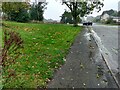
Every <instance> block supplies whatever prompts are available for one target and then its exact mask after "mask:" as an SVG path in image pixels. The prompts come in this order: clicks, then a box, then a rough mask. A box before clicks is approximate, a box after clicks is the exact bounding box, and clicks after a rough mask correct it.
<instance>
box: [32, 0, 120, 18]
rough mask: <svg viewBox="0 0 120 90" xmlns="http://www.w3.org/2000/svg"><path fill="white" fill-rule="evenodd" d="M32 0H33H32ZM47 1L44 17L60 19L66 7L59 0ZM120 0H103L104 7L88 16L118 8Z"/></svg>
mask: <svg viewBox="0 0 120 90" xmlns="http://www.w3.org/2000/svg"><path fill="white" fill-rule="evenodd" d="M33 1H34V0H33ZM46 1H47V2H48V5H47V9H46V10H45V12H44V18H45V19H53V20H60V19H61V18H60V16H61V15H62V14H63V12H64V11H65V9H68V8H67V7H66V6H65V5H62V3H61V2H60V1H61V0H46ZM119 1H120V0H104V2H103V3H104V7H103V8H102V10H101V11H100V12H99V13H98V12H96V11H94V12H93V14H92V15H90V16H97V15H100V14H102V12H103V11H105V10H110V9H114V10H118V2H119Z"/></svg>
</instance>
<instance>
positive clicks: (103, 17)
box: [101, 13, 110, 21]
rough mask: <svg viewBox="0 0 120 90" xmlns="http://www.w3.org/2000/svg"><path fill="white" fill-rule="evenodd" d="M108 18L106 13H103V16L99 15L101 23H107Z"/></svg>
mask: <svg viewBox="0 0 120 90" xmlns="http://www.w3.org/2000/svg"><path fill="white" fill-rule="evenodd" d="M109 18H110V15H108V14H107V13H104V14H103V15H101V20H102V21H107V20H108V19H109Z"/></svg>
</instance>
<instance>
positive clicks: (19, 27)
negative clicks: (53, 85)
mask: <svg viewBox="0 0 120 90" xmlns="http://www.w3.org/2000/svg"><path fill="white" fill-rule="evenodd" d="M4 23H5V24H6V25H7V26H8V27H3V29H6V30H14V31H16V32H19V33H20V35H21V37H22V39H23V41H24V48H23V49H22V50H21V52H22V53H21V54H20V57H19V58H18V59H17V60H16V62H15V64H11V65H10V66H9V67H8V68H7V69H6V70H5V73H3V78H4V79H5V80H6V81H7V82H5V83H4V87H5V88H18V87H24V88H36V87H37V86H40V87H45V86H46V85H47V82H48V81H49V80H50V79H51V78H52V76H53V73H54V70H55V69H58V68H59V67H60V66H61V65H62V64H63V63H64V60H63V58H64V57H65V56H66V54H67V52H68V50H69V48H70V46H71V44H72V43H73V41H74V39H75V37H76V35H77V34H78V33H79V32H80V30H81V29H82V28H81V27H72V26H67V25H61V24H32V23H16V22H4ZM7 72H14V75H13V76H11V77H9V78H6V74H7Z"/></svg>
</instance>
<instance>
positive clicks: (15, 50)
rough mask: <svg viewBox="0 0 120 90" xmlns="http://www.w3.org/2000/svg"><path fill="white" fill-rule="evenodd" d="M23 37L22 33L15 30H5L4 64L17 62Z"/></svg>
mask: <svg viewBox="0 0 120 90" xmlns="http://www.w3.org/2000/svg"><path fill="white" fill-rule="evenodd" d="M22 43H23V41H22V39H21V38H20V35H19V34H18V33H16V32H14V31H11V32H8V31H6V30H4V46H3V49H2V63H1V64H2V66H3V67H8V66H9V65H11V64H12V63H14V62H15V60H16V58H18V56H19V48H22V47H23V46H22Z"/></svg>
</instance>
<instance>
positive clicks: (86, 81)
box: [47, 27, 117, 88]
mask: <svg viewBox="0 0 120 90" xmlns="http://www.w3.org/2000/svg"><path fill="white" fill-rule="evenodd" d="M89 29H90V28H87V27H86V28H85V30H83V31H82V32H81V33H80V34H79V35H78V36H77V38H76V40H75V42H74V43H73V45H72V46H71V49H70V51H69V54H68V55H67V56H66V60H65V61H66V62H65V64H64V65H63V66H62V67H61V68H60V69H59V70H58V71H56V72H55V73H54V76H53V79H52V80H51V81H50V82H49V83H48V86H47V88H117V85H116V83H115V81H114V79H113V77H112V76H111V74H110V72H109V69H108V68H107V66H106V64H105V62H104V60H103V57H102V55H101V52H100V51H99V48H98V45H97V44H96V42H95V40H94V37H93V36H92V35H91V34H90V33H91V32H90V30H89Z"/></svg>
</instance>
